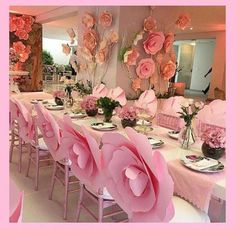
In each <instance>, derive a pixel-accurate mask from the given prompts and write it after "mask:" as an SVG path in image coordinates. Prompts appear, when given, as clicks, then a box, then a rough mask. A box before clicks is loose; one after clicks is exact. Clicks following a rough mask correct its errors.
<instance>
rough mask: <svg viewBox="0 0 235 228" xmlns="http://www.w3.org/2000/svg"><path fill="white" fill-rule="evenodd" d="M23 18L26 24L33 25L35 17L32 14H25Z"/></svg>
mask: <svg viewBox="0 0 235 228" xmlns="http://www.w3.org/2000/svg"><path fill="white" fill-rule="evenodd" d="M22 19H23V20H24V22H25V25H27V26H31V25H32V24H33V22H34V18H33V17H31V16H28V15H23V16H22Z"/></svg>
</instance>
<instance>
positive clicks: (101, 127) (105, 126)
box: [91, 122, 117, 131]
mask: <svg viewBox="0 0 235 228" xmlns="http://www.w3.org/2000/svg"><path fill="white" fill-rule="evenodd" d="M91 128H93V129H94V130H97V131H113V130H116V129H117V125H116V124H113V123H105V122H98V123H92V124H91Z"/></svg>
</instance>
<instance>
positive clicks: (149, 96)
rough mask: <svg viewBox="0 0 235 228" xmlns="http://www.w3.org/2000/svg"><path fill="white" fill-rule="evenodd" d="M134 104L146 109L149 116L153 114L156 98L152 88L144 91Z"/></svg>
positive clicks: (155, 109)
mask: <svg viewBox="0 0 235 228" xmlns="http://www.w3.org/2000/svg"><path fill="white" fill-rule="evenodd" d="M135 106H136V107H137V108H140V109H146V111H147V112H148V113H149V114H150V115H151V116H155V114H156V112H157V98H156V96H155V92H154V91H153V90H152V89H150V90H146V91H144V92H143V93H142V94H141V95H140V97H139V99H138V100H137V101H135Z"/></svg>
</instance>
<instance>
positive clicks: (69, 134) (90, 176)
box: [62, 116, 123, 222]
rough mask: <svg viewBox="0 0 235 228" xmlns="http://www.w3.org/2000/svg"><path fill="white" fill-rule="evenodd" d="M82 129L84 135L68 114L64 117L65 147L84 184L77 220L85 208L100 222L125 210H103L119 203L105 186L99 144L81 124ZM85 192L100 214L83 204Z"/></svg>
mask: <svg viewBox="0 0 235 228" xmlns="http://www.w3.org/2000/svg"><path fill="white" fill-rule="evenodd" d="M81 131H82V132H83V135H82V134H81V133H80V132H79V131H78V130H76V129H75V127H74V126H73V125H72V122H71V119H70V117H69V116H65V117H64V124H63V132H64V133H63V137H62V145H63V146H62V147H63V148H64V150H66V151H68V152H69V153H68V154H69V158H70V160H71V162H72V164H71V169H72V171H73V173H74V174H75V176H77V178H78V179H79V180H80V185H81V189H80V194H79V201H78V208H77V221H79V218H80V212H81V209H84V210H86V211H87V212H88V213H89V214H90V215H91V216H92V217H93V218H94V219H96V220H97V221H98V222H102V221H103V219H104V218H107V217H110V216H114V215H116V214H120V213H123V211H122V210H117V211H114V212H111V213H107V214H104V213H103V210H104V208H106V207H110V206H112V205H115V204H116V203H115V201H114V200H113V198H112V197H111V196H110V195H109V193H108V192H107V190H106V188H105V187H104V186H103V176H102V173H101V170H100V151H99V146H98V144H97V142H96V140H95V139H94V138H93V137H92V136H91V135H90V134H89V133H88V131H87V130H86V129H85V128H84V127H81ZM84 193H86V194H87V195H88V196H89V197H90V198H91V199H92V200H94V201H95V202H96V203H97V204H98V216H97V215H95V214H94V213H93V212H92V211H91V210H90V209H89V208H88V207H86V205H85V204H84V202H83V195H84Z"/></svg>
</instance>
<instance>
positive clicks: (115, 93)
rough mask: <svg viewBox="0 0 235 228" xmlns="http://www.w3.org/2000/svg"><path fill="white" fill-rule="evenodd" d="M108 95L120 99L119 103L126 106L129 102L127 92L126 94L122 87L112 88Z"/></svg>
mask: <svg viewBox="0 0 235 228" xmlns="http://www.w3.org/2000/svg"><path fill="white" fill-rule="evenodd" d="M107 96H108V97H110V98H112V99H113V100H116V101H119V103H120V104H121V105H122V106H124V105H125V104H126V102H127V100H126V94H125V92H124V90H123V89H122V88H120V87H116V88H114V89H110V90H109V92H108V95H107Z"/></svg>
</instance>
